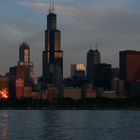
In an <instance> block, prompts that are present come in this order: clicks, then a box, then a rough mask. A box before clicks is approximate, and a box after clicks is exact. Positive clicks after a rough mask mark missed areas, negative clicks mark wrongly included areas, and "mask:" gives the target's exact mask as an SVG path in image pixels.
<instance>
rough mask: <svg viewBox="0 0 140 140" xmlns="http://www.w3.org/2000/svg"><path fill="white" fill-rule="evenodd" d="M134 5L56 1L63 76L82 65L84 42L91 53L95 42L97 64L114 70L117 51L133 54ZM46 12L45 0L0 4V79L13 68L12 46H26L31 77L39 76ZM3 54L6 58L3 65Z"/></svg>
mask: <svg viewBox="0 0 140 140" xmlns="http://www.w3.org/2000/svg"><path fill="white" fill-rule="evenodd" d="M139 3H140V2H138V1H136V0H133V1H132V0H123V1H121V0H118V1H115V0H107V1H103V0H98V1H97V0H88V1H86V3H85V2H84V1H83V0H80V1H77V2H75V1H70V2H67V1H64V0H58V1H56V2H55V12H56V13H57V16H58V28H59V29H60V30H61V31H62V49H63V51H64V76H65V75H69V70H70V65H71V64H73V63H84V64H86V54H87V52H88V50H89V49H90V42H91V43H92V49H94V48H95V47H94V44H95V42H97V43H98V49H99V51H100V52H101V61H102V62H106V63H111V64H113V66H115V67H118V66H119V51H121V50H125V49H127V50H132V49H133V50H139V44H140V28H139V24H140V18H139V17H140V6H139V5H140V4H139ZM48 10H49V0H40V2H37V1H36V0H25V1H24V2H22V1H19V0H14V1H10V0H7V1H1V2H0V21H1V22H0V30H1V32H0V42H1V45H0V49H1V51H0V56H1V59H0V64H1V71H0V74H5V72H8V69H9V67H10V66H13V65H16V63H17V59H18V47H19V45H20V44H21V42H27V43H28V44H29V46H30V49H31V59H32V61H33V62H34V65H35V67H34V70H35V75H37V76H40V75H41V72H42V51H43V49H44V42H45V41H44V40H45V38H44V29H46V15H47V14H48V13H49V12H48ZM6 54H7V55H8V58H6V59H5V63H3V59H4V58H5V55H6ZM112 56H113V57H112ZM11 58H12V59H11Z"/></svg>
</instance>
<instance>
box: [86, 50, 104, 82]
mask: <svg viewBox="0 0 140 140" xmlns="http://www.w3.org/2000/svg"><path fill="white" fill-rule="evenodd" d="M100 63H101V57H100V52H99V51H98V49H96V50H92V49H90V50H89V52H88V53H87V68H86V74H87V80H88V82H91V83H92V82H93V79H94V65H96V64H100Z"/></svg>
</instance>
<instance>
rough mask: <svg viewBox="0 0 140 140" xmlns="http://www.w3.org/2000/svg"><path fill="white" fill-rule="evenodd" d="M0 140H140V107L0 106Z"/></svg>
mask: <svg viewBox="0 0 140 140" xmlns="http://www.w3.org/2000/svg"><path fill="white" fill-rule="evenodd" d="M0 140H140V111H138V110H133V111H132V110H1V111H0Z"/></svg>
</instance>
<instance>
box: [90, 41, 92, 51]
mask: <svg viewBox="0 0 140 140" xmlns="http://www.w3.org/2000/svg"><path fill="white" fill-rule="evenodd" d="M90 50H92V44H91V42H90Z"/></svg>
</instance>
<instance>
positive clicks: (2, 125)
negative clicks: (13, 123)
mask: <svg viewBox="0 0 140 140" xmlns="http://www.w3.org/2000/svg"><path fill="white" fill-rule="evenodd" d="M0 136H1V137H2V138H3V139H8V112H0Z"/></svg>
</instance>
